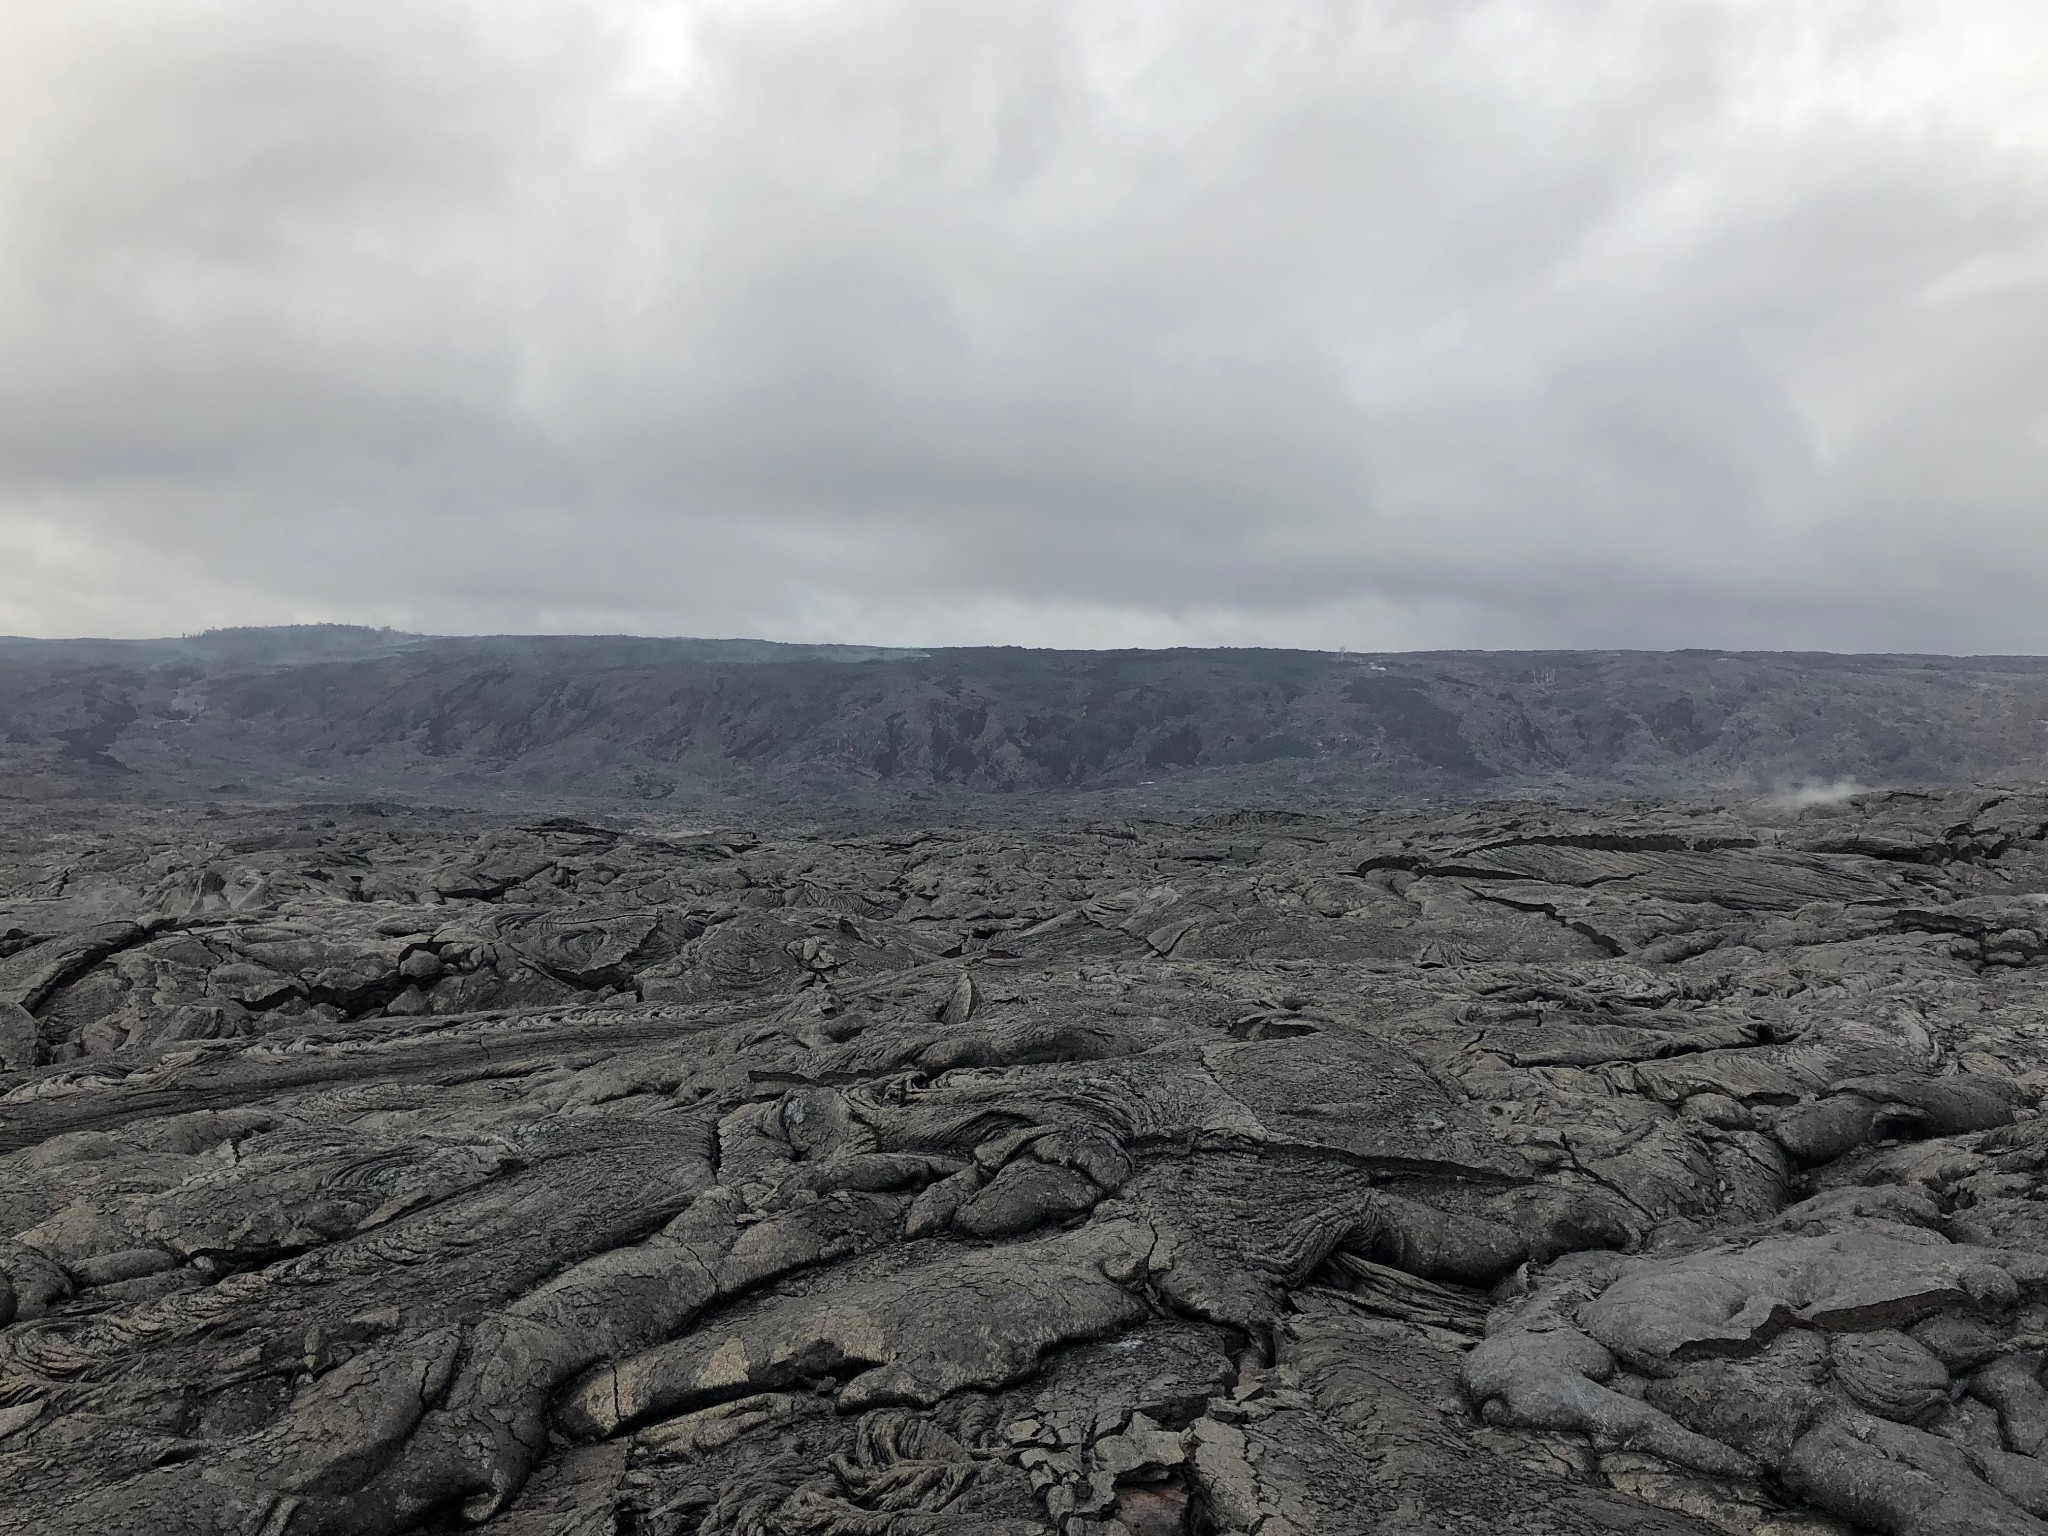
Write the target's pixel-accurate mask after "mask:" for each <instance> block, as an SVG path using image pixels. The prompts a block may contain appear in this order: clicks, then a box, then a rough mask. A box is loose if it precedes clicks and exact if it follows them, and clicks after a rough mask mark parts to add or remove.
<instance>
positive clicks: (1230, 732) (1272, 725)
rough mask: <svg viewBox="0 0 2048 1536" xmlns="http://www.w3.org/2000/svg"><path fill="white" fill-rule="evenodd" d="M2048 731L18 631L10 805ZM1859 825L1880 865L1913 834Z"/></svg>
mask: <svg viewBox="0 0 2048 1536" xmlns="http://www.w3.org/2000/svg"><path fill="white" fill-rule="evenodd" d="M2044 720H2048V659H2043V658H2039V657H1944V656H1884V655H1878V656H1835V655H1818V654H1772V653H1755V652H1748V653H1738V652H1717V651H1683V652H1664V653H1656V652H1629V651H1606V652H1601V651H1575V652H1526V651H1517V652H1482V651H1459V652H1436V653H1423V652H1418V653H1408V654H1400V653H1394V654H1387V655H1380V656H1371V655H1342V654H1335V655H1333V654H1329V653H1326V652H1310V651H1270V650H1211V651H1198V650H1177V651H1123V652H1102V651H1086V652H1081V651H1025V650H1017V649H983V650H935V651H930V652H918V651H883V650H876V649H873V648H861V647H853V646H778V645H770V644H766V643H764V642H760V641H707V640H646V639H633V638H629V637H616V636H615V637H591V636H582V637H578V636H556V637H518V636H500V637H480V638H467V639H435V638H431V637H426V636H418V635H398V634H392V633H390V632H388V631H375V630H351V629H347V628H345V627H342V626H308V627H304V628H296V629H290V628H288V629H278V630H227V631H216V632H212V633H209V634H206V635H201V636H197V637H193V638H191V639H187V640H177V641H171V640H161V641H155V640H152V641H142V640H138V641H86V640H80V641H27V640H6V639H0V722H4V729H0V795H4V794H10V793H11V794H17V795H22V796H26V797H32V798H36V799H48V798H53V797H59V796H67V795H68V796H77V795H84V796H92V797H105V796H116V797H126V798H142V799H150V798H158V799H161V798H164V797H170V798H180V799H187V800H189V799H191V798H194V797H197V796H206V795H215V796H221V797H225V798H228V799H234V798H237V797H241V798H247V797H251V796H257V795H261V796H275V795H277V794H279V793H282V794H283V795H284V796H286V797H289V798H292V799H298V800H311V799H323V800H354V799H369V798H374V799H396V800H402V801H408V802H412V801H418V800H421V799H423V798H435V799H452V800H457V801H460V802H461V803H464V804H484V803H494V804H498V805H501V806H507V807H510V806H524V805H530V804H532V803H534V798H535V797H541V798H543V799H545V800H546V801H547V802H548V803H549V804H551V805H552V806H553V807H554V808H556V809H560V808H562V807H563V806H565V805H568V804H570V803H576V804H580V805H583V806H585V807H592V806H599V805H630V804H642V803H655V804H661V805H665V806H669V807H687V808H690V809H692V810H700V809H706V808H710V809H719V810H722V811H723V812H725V813H728V814H729V813H734V812H737V813H741V814H751V812H752V811H753V810H755V809H757V808H759V807H761V806H763V805H764V804H780V805H784V806H789V807H793V808H795V809H796V810H797V811H798V812H799V813H800V814H808V813H810V812H812V811H814V810H815V809H816V808H817V807H819V806H821V805H837V806H842V807H849V808H854V809H861V808H868V809H877V808H879V809H884V810H890V809H895V808H900V806H901V805H902V804H903V803H904V801H905V800H906V798H919V797H922V798H924V799H925V800H926V801H927V802H929V801H932V800H937V801H938V802H940V803H941V804H942V805H943V806H944V807H945V809H944V812H943V814H942V815H941V816H940V817H938V819H949V818H951V819H958V818H960V817H964V816H971V815H973V814H976V813H975V812H974V811H973V809H972V807H973V804H974V802H976V801H978V800H986V799H987V798H988V797H990V796H991V795H1001V796H1003V797H1005V799H1006V800H1008V801H1010V802H1012V804H1013V806H1014V802H1015V801H1016V800H1018V799H1020V798H1021V799H1025V800H1030V799H1034V798H1044V797H1071V796H1073V795H1075V794H1077V793H1082V794H1087V795H1091V796H1094V797H1096V798H1097V800H1098V801H1100V802H1102V803H1103V804H1105V805H1107V806H1109V807H1111V808H1112V809H1113V810H1115V811H1118V812H1120V813H1121V812H1127V811H1128V810H1130V809H1132V808H1142V809H1146V810H1147V811H1148V812H1149V811H1156V810H1157V809H1159V808H1161V807H1177V808H1179V809H1180V810H1181V811H1189V810H1194V809H1199V808H1209V807H1214V806H1216V805H1219V804H1231V805H1241V804H1250V803H1266V804H1273V805H1278V806H1283V807H1286V808H1289V809H1295V810H1301V809H1305V808H1310V807H1313V806H1316V805H1324V804H1331V803H1335V804H1351V803H1356V800H1357V799H1358V797H1360V796H1365V797H1368V798H1370V799H1372V800H1374V801H1375V802H1385V801H1387V800H1389V799H1418V798H1422V797H1433V798H1436V799H1438V800H1443V799H1454V800H1471V799H1500V798H1505V797H1509V796H1514V795H1523V794H1531V793H1540V794H1543V795H1549V796H1562V797H1564V798H1566V799H1574V798H1580V797H1585V796H1592V795H1612V794H1615V793H1641V794H1654V795H1659V796H1690V795H1696V794H1699V793H1701V792H1708V793H1721V794H1754V793H1757V792H1759V791H1777V790H1785V789H1789V788H1793V787H1796V786H1799V785H1803V784H1808V783H1821V784H1831V783H1835V782H1837V781H1854V782H1856V783H1859V784H1864V785H1875V786H1885V787H1956V786H1960V785H1964V784H1970V783H1977V782H1986V781H1994V780H2006V779H2014V778H2030V777H2033V776H2035V775H2036V774H2038V773H2039V771H2040V767H2039V765H2040V763H2041V761H2042V754H2043V749H2044V746H2048V739H2044V735H2043V732H2044V729H2048V727H2044V725H2043V723H2042V722H2043V721H2044ZM1858 835H1860V836H1864V837H1867V838H1870V839H1874V841H1871V842H1869V843H1868V844H1867V845H1866V846H1865V847H1863V848H1862V849H1861V850H1860V851H1862V852H1864V853H1866V854H1868V855H1870V856H1873V857H1879V858H1882V857H1884V856H1885V844H1884V839H1885V838H1886V837H1887V836H1889V834H1888V833H1886V832H1884V831H1882V830H1880V829H1871V830H1867V831H1866V832H1863V833H1860V834H1858ZM1844 851H1855V850H1844ZM1552 862H1555V860H1553V861H1552ZM1702 873H1707V874H1710V873H1711V871H1704V872H1702ZM1666 875H1667V877H1668V878H1669V879H1672V880H1674V881H1676V882H1678V888H1679V889H1681V890H1682V889H1685V888H1686V881H1687V879H1688V878H1690V877H1689V876H1688V875H1687V873H1686V872H1685V871H1684V870H1683V869H1680V868H1673V869H1671V870H1668V871H1666ZM1326 899H1332V898H1326ZM1992 915H1995V914H1989V913H1986V914H1982V915H1981V916H1982V917H1984V918H1986V919H1988V918H1989V917H1990V916H1992ZM1991 931H1992V932H1994V933H1995V932H2001V931H2003V930H1998V929H1994V930H1991Z"/></svg>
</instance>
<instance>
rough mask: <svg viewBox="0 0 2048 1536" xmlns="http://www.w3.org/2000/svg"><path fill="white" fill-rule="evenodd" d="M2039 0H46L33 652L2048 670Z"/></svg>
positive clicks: (31, 84) (14, 346)
mask: <svg viewBox="0 0 2048 1536" xmlns="http://www.w3.org/2000/svg"><path fill="white" fill-rule="evenodd" d="M2044 78H2048V21H2044V20H2043V19H2042V13H2041V10H2040V7H2039V5H2038V3H2036V0H2009V3H2007V0H1959V3H1957V4H1953V5H1945V6H1938V7H1930V6H1927V5H1924V4H1909V3H1878V0H1841V3H1838V4H1830V5H1826V6H1794V7H1787V6H1783V5H1776V4H1769V3H1765V0H1667V3H1662V4H1659V5H1656V6H1642V5H1637V4H1629V3H1623V0H1362V3H1357V4H1332V3H1310V0H1300V3H1297V0H1270V3H1265V4H1260V5H1256V6H1245V5H1221V4H1215V5H1212V4H1205V3H1173V4H1167V3H1163V0H1162V3H1138V0H1074V3H1066V0H1049V3H1045V4H1038V5H1030V6H1011V5H997V4H983V3H975V0H969V3H958V0H926V3H898V0H860V3H857V4H856V3H793V0H721V3H681V4H637V3H627V0H578V3H575V4H570V3H567V0H491V3H488V4H486V3H483V0H468V3H463V0H449V3H446V4H435V5H420V4H417V3H411V0H407V3H397V0H294V3H292V4H289V5H277V4H274V3H268V0H173V3H170V4H165V5H158V6H146V7H136V6H132V5H129V4H126V3H120V0H17V3H16V4H14V5H11V6H9V7H7V8H6V9H5V11H4V13H0V547H4V548H5V549H6V550H7V551H8V557H7V558H6V559H5V560H0V630H8V631H14V632H17V633H43V634H79V633H101V634H148V633H163V632H177V631H181V630H190V629H195V628H198V627H202V626H204V625H208V624H217V623H249V622H286V621H293V620H319V619H341V620H355V621H362V622H374V623H390V624H395V625H400V626H403V627H407V628H415V629H426V630H435V631H442V632H453V631H475V630H501V631H502V630H633V631H639V632H644V633H671V634H673V633H683V634H757V635H766V636H771V637H776V638H788V639H804V640H824V639H833V640H855V641H871V642H884V643H907V644H946V643H981V642H1005V643H1007V642H1015V643H1023V644H1037V645H1067V644H1080V645H1117V644H1145V645H1154V644H1203V643H1230V644H1248V643H1257V644H1289V645H1309V646H1318V647H1330V648H1335V647H1339V646H1349V647H1353V648H1393V647H1407V646H1463V645H1481V646H1515V645H1543V646H1551V645H1558V646H1564V645H1597V646H1606V645H1640V646H1674V645H1725V646H1754V647H1795V648H1803V647H1813V648H1832V649H1929V650H1961V651H1984V650H1993V651H2000V650H2048V604H2044V603H2043V602H2042V601H2041V599H2040V590H2041V587H2042V584H2043V580H2044V577H2048V91H2044V90H2043V89H2042V81H2043V79H2044Z"/></svg>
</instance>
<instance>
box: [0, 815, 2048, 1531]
mask: <svg viewBox="0 0 2048 1536" xmlns="http://www.w3.org/2000/svg"><path fill="white" fill-rule="evenodd" d="M0 841H4V847H5V856H4V860H0V1008H4V1010H5V1011H4V1013H0V1048H4V1051H5V1058H4V1071H0V1277H4V1283H0V1531H7V1532H22V1533H29V1532H35V1533H79V1536H84V1533H93V1536H99V1533H124V1532H126V1533H136V1536H145V1533H146V1536H186V1533H190V1536H201V1533H205V1536H228V1533H233V1536H259V1533H260V1536H287V1533H314V1532H321V1533H356V1532H373V1533H381V1532H400V1531H412V1530H426V1531H439V1530H452V1529H461V1528H471V1527H475V1528H480V1529H482V1530H485V1531H490V1532H498V1533H518V1536H589V1533H596V1532H608V1533H618V1532H630V1533H634V1536H668V1533H702V1536H741V1533H748V1536H778V1533H782V1536H881V1533H893V1536H940V1533H947V1532H955V1533H962V1536H964V1533H968V1532H999V1533H1013V1536H1023V1533H1026V1532H1037V1533H1048V1536H1050V1533H1058V1536H1164V1533H1184V1536H1194V1533H1210V1536H1223V1533H1241V1536H1290V1533H1301V1536H1307V1533H1317V1536H1322V1533H1339V1536H1343V1533H1353V1532H1356V1533H1360V1536H1364V1533H1395V1532H1399V1533H1408V1532H1436V1531H1473V1532H1488V1533H1492V1532H1513V1533H1518V1536H1519V1533H1530V1536H1536V1533H1542V1536H1593V1533H1611V1532H1616V1531H1630V1532H1660V1533H1667V1536H1681V1533H1684V1536H1705V1533H1709V1532H1730V1533H1738V1536H1823V1533H1835V1536H1840V1533H1845V1532H1848V1531H1852V1530H1869V1531H1877V1532H1884V1533H1890V1536H1947V1533H1961V1532H2014V1533H2019V1532H2029V1533H2037V1532H2043V1531H2048V1469H2044V1466H2043V1463H2042V1461H2041V1460H2040V1455H2041V1453H2042V1450H2043V1447H2044V1445H2048V1385H2044V1382H2043V1361H2044V1359H2048V1182H2044V1181H2048V1119H2044V1118H2043V1117H2042V1116H2041V1115H2040V1113H2039V1102H2040V1098H2041V1093H2042V1090H2043V1088H2044V1087H2048V1058H2044V1051H2043V1047H2044V1041H2048V795H2041V794H2031V793H2023V792H2017V791H2014V792H1953V793H1939V794H1935V793H1927V794H1908V793H1886V794H1873V795H1866V796H1862V797H1858V798H1855V799H1852V800H1849V801H1846V802H1844V803H1841V804H1836V805H1825V806H1817V807H1812V808H1809V809H1807V810H1804V811H1795V810H1788V809H1782V808H1772V807H1769V806H1765V805H1759V804H1756V803H1753V802H1752V803H1743V804H1735V805H1730V806H1724V807H1720V808H1713V807H1706V806H1691V807H1670V806H1657V805H1647V804H1645V805H1629V806H1607V807H1604V808H1599V809H1593V810H1570V809H1565V808H1560V807H1557V806H1553V805H1542V804H1535V803H1492V804H1485V805H1476V806H1471V807H1467V808H1462V809H1443V808H1434V809H1433V808H1429V807H1415V808H1408V809H1383V810H1376V811H1350V812H1330V813H1327V814H1320V815H1305V814H1290V813H1283V812H1279V811H1274V810H1251V811H1240V812H1233V813H1226V814H1217V815H1212V816H1207V817H1200V818H1182V819H1155V820H1134V819H1128V818H1126V819H1118V820H1108V821H1094V822H1089V821H1082V820H1072V821H1069V822H1066V823H1056V822H1049V821H1046V820H1044V819H1042V818H1041V819H1037V820H1033V821H1029V822H1027V823H1022V824H1018V825H1013V826H999V825H992V824H983V825H978V826H977V825H969V826H961V827H954V828H948V827H943V826H913V825H910V824H909V823H908V821H907V820H906V819H905V818H903V817H900V816H899V817H898V818H897V819H896V820H895V821H894V822H893V823H891V824H889V825H887V826H883V825H881V824H879V823H873V824H868V825H866V826H841V827H839V828H837V829H836V830H835V829H833V828H830V827H824V828H821V827H819V826H817V825H809V826H799V825H795V824H793V823H782V822H778V821H777V820H776V819H775V818H774V817H766V818H764V819H762V820H761V821H760V823H759V824H757V825H752V826H746V827H742V826H738V825H725V824H713V823H711V822H708V821H702V820H697V821H691V820H686V819H684V818H680V817H677V816H672V815H671V816H663V815H661V814H659V813H657V812H652V811H643V812H641V813H638V814H636V815H635V816H631V817H621V818H620V819H617V820H615V821H611V822H605V823H603V824H599V822H598V821H596V820H577V819H572V818H567V817H561V816H555V817H546V818H542V817H536V816H532V815H526V816H515V815H506V814H497V813H456V812H449V811H420V810H407V809H405V808H403V807H397V806H385V807H383V808H381V809H380V808H376V807H360V806H359V807H355V808H348V807H341V806H334V805H327V806H310V807H302V808H296V809H293V808H281V807H270V808H262V807H258V808H252V809H242V810H232V811H231V810H216V811H215V812H213V813H211V814H204V813H201V812H199V811H197V810H188V809H175V808H174V809H160V810H152V809H149V808H147V807H142V806H137V805H133V804H128V805H111V804H110V805H98V806H93V805H84V804H76V803H74V804H71V805H68V806H67V805H62V804H60V805H55V806H50V805H43V806H31V807H22V808H12V809H8V810H7V811H6V812H5V813H4V814H0Z"/></svg>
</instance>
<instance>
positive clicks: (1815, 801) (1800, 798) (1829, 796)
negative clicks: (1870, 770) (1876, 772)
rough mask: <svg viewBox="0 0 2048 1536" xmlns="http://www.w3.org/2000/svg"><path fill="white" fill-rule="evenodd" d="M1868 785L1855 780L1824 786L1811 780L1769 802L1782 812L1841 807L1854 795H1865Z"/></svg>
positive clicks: (1773, 796) (1770, 799)
mask: <svg viewBox="0 0 2048 1536" xmlns="http://www.w3.org/2000/svg"><path fill="white" fill-rule="evenodd" d="M1869 788H1870V786H1869V785H1867V784H1858V783H1857V782H1856V781H1855V780H1854V779H1835V780H1833V781H1832V782H1830V783H1826V784H1822V783H1820V782H1818V781H1817V780H1812V779H1809V780H1808V781H1807V782H1805V783H1804V784H1799V785H1796V786H1794V787H1793V788H1791V789H1781V790H1779V791H1778V792H1777V793H1775V794H1773V795H1770V796H1768V797H1767V798H1768V799H1769V802H1770V803H1771V804H1772V805H1774V806H1777V807H1778V808H1779V809H1781V810H1787V811H1803V810H1805V809H1806V808H1807V807H1808V806H1813V805H1840V804H1841V803H1842V802H1843V801H1844V800H1847V799H1848V798H1849V797H1850V796H1852V795H1860V794H1864V793H1866V792H1867V791H1868V790H1869Z"/></svg>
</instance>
